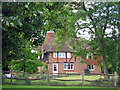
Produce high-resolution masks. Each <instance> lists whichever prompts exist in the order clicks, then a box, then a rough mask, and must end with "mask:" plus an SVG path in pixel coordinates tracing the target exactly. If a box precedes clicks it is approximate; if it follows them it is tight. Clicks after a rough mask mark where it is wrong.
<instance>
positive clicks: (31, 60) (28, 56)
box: [9, 45, 44, 74]
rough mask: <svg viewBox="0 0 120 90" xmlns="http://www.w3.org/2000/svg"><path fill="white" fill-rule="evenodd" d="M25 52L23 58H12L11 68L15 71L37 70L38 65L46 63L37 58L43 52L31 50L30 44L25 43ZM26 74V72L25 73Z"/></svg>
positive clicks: (30, 71)
mask: <svg viewBox="0 0 120 90" xmlns="http://www.w3.org/2000/svg"><path fill="white" fill-rule="evenodd" d="M22 52H23V56H24V57H23V58H22V59H20V60H12V61H11V62H10V64H9V68H10V69H12V70H14V71H24V72H29V73H32V72H37V71H38V66H42V65H44V64H43V63H42V62H40V60H39V59H38V58H37V56H39V55H40V54H41V53H37V52H34V53H32V52H31V49H30V47H29V45H25V48H24V50H23V51H22ZM24 74H25V73H24Z"/></svg>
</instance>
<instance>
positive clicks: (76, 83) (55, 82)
mask: <svg viewBox="0 0 120 90" xmlns="http://www.w3.org/2000/svg"><path fill="white" fill-rule="evenodd" d="M100 78H101V79H103V78H104V77H103V76H95V75H92V76H89V75H85V76H84V79H85V80H90V81H94V80H99V79H100ZM55 79H58V80H60V79H61V80H72V79H82V76H80V75H70V76H64V77H57V78H55ZM58 80H50V81H49V85H58V86H82V81H58ZM13 83H14V84H16V85H17V84H22V85H29V84H30V85H47V80H32V81H26V80H15V79H13ZM3 84H4V85H6V84H10V79H4V81H3ZM111 84H112V82H95V83H93V82H87V81H84V85H85V86H101V87H103V86H107V85H108V86H111Z"/></svg>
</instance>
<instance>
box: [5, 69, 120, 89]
mask: <svg viewBox="0 0 120 90" xmlns="http://www.w3.org/2000/svg"><path fill="white" fill-rule="evenodd" d="M3 73H6V72H3ZM17 73H19V74H18V75H22V74H23V72H17ZM10 74H11V75H10V76H11V77H9V78H8V77H3V84H17V85H27V84H30V81H36V80H38V81H40V80H43V81H46V84H45V85H53V84H51V83H50V81H56V83H54V85H58V86H59V83H58V82H59V81H63V82H67V81H68V82H70V81H71V82H76V81H79V82H81V83H80V84H79V86H87V84H86V82H88V83H92V84H93V85H92V84H90V86H100V85H99V84H100V83H102V82H105V83H108V84H106V85H105V84H104V83H103V85H101V87H104V86H106V87H110V86H111V85H113V86H112V87H117V81H118V75H117V73H116V72H115V73H114V74H108V75H107V76H111V77H112V78H111V79H98V80H87V79H86V78H85V77H86V76H91V77H92V76H96V77H97V76H105V75H106V74H89V75H85V74H84V72H82V74H75V73H59V74H57V73H56V74H55V73H54V74H53V73H49V72H46V73H34V74H29V73H26V75H31V76H27V77H26V76H25V77H23V76H22V77H17V76H18V75H16V76H14V75H13V71H11V72H10ZM32 75H33V77H34V76H36V75H37V76H38V77H39V78H37V76H36V77H34V78H33V77H32ZM42 75H44V77H42ZM70 75H78V76H81V77H82V78H80V79H59V78H58V77H69V76H70ZM13 76H14V77H13ZM31 77H32V78H31ZM73 77H74V76H73ZM6 79H8V80H10V81H9V83H4V80H6ZM13 80H24V81H27V82H29V83H26V84H19V83H14V82H13ZM110 82H111V83H110ZM109 83H110V84H109ZM38 84H39V85H42V84H40V83H38ZM31 85H32V84H31ZM35 85H37V84H35ZM72 86H73V85H72Z"/></svg>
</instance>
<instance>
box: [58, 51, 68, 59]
mask: <svg viewBox="0 0 120 90" xmlns="http://www.w3.org/2000/svg"><path fill="white" fill-rule="evenodd" d="M58 55H59V58H65V56H66V55H65V52H59V54H58Z"/></svg>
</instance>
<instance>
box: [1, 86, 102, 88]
mask: <svg viewBox="0 0 120 90" xmlns="http://www.w3.org/2000/svg"><path fill="white" fill-rule="evenodd" d="M2 88H102V87H87V86H86V87H85V86H84V87H83V86H40V85H2Z"/></svg>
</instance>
